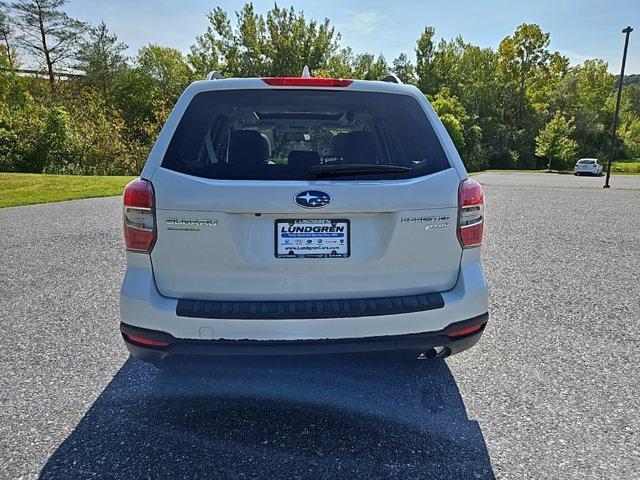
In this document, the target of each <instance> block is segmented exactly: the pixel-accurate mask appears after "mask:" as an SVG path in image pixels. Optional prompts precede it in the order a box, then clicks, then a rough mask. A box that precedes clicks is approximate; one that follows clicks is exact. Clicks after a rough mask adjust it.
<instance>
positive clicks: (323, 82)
mask: <svg viewBox="0 0 640 480" xmlns="http://www.w3.org/2000/svg"><path fill="white" fill-rule="evenodd" d="M262 81H263V82H264V83H266V84H267V85H271V86H272V87H348V86H349V85H351V84H352V83H353V80H343V79H342V78H314V77H265V78H263V79H262Z"/></svg>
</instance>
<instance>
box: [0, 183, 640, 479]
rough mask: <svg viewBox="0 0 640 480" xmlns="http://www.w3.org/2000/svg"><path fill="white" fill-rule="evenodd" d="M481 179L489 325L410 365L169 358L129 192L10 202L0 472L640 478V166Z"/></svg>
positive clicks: (3, 261) (1, 292)
mask: <svg viewBox="0 0 640 480" xmlns="http://www.w3.org/2000/svg"><path fill="white" fill-rule="evenodd" d="M475 178H476V179H477V180H479V181H480V182H481V183H483V184H484V186H485V192H486V202H487V222H488V226H487V231H486V237H485V243H486V246H485V248H484V253H483V255H484V262H485V272H486V274H487V277H488V280H489V282H490V285H491V306H490V314H491V319H490V322H489V325H488V327H487V329H486V331H485V334H484V337H483V339H482V340H481V343H480V344H478V345H477V346H476V347H475V348H474V349H472V350H470V351H467V352H465V353H462V354H460V355H458V356H455V357H452V358H450V359H447V360H446V361H436V362H416V363H415V364H412V365H389V364H384V363H374V362H367V363H363V362H360V363H355V364H351V365H341V364H332V363H321V364H318V363H315V362H297V363H296V364H295V365H292V364H290V363H285V364H283V363H280V364H278V363H277V362H269V363H264V362H247V363H245V364H233V365H224V366H222V367H221V368H219V369H217V370H215V371H212V372H209V373H207V374H200V375H198V376H194V377H189V376H186V375H181V376H176V375H172V374H168V373H165V372H162V371H158V370H155V369H154V368H153V367H150V366H148V365H146V364H143V363H141V362H138V361H136V360H131V359H128V356H127V353H126V350H125V348H124V346H123V344H122V341H121V339H120V337H119V333H118V328H117V327H118V288H119V284H120V281H121V278H122V275H123V272H124V255H123V245H122V240H121V225H120V222H121V218H120V215H121V210H120V199H119V198H103V199H91V200H82V201H72V202H64V203H57V204H49V205H36V206H28V207H16V208H6V209H0V222H1V224H2V233H1V234H0V320H1V325H2V328H1V329H0V348H1V349H2V353H1V355H0V478H11V479H15V478H38V477H41V478H47V479H48V478H70V479H71V478H73V479H81V478H180V477H190V478H217V479H223V478H234V479H238V478H265V479H270V478H287V479H292V478H314V479H316V478H349V479H352V478H367V479H371V478H411V479H416V478H438V479H467V478H469V479H491V478H498V479H523V478H532V479H538V478H549V479H550V478H562V479H608V478H611V479H614V478H615V479H636V478H638V474H639V472H640V415H639V412H638V405H639V404H640V402H639V394H638V392H640V380H639V378H640V375H638V369H639V367H640V354H639V347H640V333H639V332H640V274H639V273H638V272H639V271H640V270H639V269H638V265H639V264H640V248H639V247H638V238H640V176H636V177H623V176H614V177H613V178H612V185H613V187H614V188H612V189H610V190H603V189H602V188H601V185H602V183H603V179H602V178H600V179H592V178H586V177H578V178H576V177H573V176H560V175H545V174H515V173H508V174H507V173H504V174H503V173H491V174H481V175H478V176H477V177H475Z"/></svg>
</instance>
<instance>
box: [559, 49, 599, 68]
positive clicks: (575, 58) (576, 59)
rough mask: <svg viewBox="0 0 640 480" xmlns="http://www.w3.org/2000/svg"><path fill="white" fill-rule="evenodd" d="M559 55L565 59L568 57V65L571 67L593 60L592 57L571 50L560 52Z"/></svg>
mask: <svg viewBox="0 0 640 480" xmlns="http://www.w3.org/2000/svg"><path fill="white" fill-rule="evenodd" d="M560 53H561V54H562V55H564V56H565V57H568V58H569V63H571V64H572V65H577V64H579V63H582V62H584V61H585V60H591V59H593V58H594V56H593V55H585V54H583V53H579V52H573V51H571V50H560Z"/></svg>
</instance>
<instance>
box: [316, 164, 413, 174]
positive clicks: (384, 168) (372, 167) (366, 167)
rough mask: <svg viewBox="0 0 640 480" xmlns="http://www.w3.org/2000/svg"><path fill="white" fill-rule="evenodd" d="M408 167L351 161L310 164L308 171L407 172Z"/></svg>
mask: <svg viewBox="0 0 640 480" xmlns="http://www.w3.org/2000/svg"><path fill="white" fill-rule="evenodd" d="M409 171H411V168H410V167H404V166H402V165H393V164H377V165H376V164H370V163H352V164H348V165H312V166H311V167H309V172H310V173H315V174H316V175H318V176H321V175H357V174H359V173H387V172H409Z"/></svg>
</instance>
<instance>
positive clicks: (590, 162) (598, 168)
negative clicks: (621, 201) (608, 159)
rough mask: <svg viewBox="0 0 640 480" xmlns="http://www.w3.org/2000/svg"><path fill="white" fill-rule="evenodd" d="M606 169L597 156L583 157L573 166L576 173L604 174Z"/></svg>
mask: <svg viewBox="0 0 640 480" xmlns="http://www.w3.org/2000/svg"><path fill="white" fill-rule="evenodd" d="M603 171H604V169H603V168H602V164H600V162H598V159H597V158H581V159H580V160H578V162H577V163H576V166H575V167H573V174H574V175H598V176H600V175H602V172H603Z"/></svg>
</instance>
